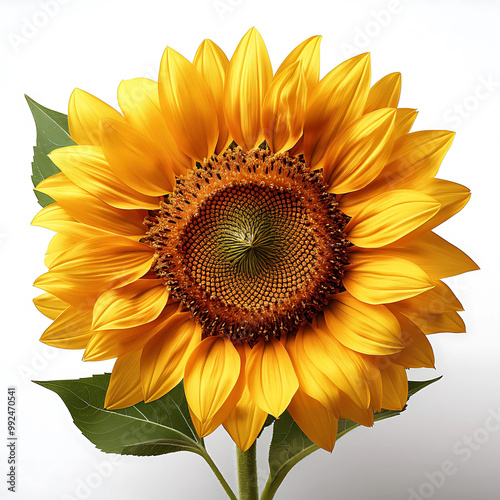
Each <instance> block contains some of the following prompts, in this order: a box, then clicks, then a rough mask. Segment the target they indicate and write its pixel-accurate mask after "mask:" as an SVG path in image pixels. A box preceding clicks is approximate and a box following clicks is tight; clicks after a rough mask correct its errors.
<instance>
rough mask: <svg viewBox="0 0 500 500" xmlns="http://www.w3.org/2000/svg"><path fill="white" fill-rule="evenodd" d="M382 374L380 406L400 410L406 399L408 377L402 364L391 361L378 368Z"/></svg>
mask: <svg viewBox="0 0 500 500" xmlns="http://www.w3.org/2000/svg"><path fill="white" fill-rule="evenodd" d="M380 373H381V375H382V387H383V396H382V407H383V408H385V409H386V410H395V411H401V410H402V409H403V408H404V405H405V404H406V400H407V399H408V379H407V378H406V371H405V369H404V367H403V366H401V365H396V364H394V363H391V364H390V365H389V366H388V367H387V368H385V369H382V370H380Z"/></svg>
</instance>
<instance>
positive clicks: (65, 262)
mask: <svg viewBox="0 0 500 500" xmlns="http://www.w3.org/2000/svg"><path fill="white" fill-rule="evenodd" d="M153 260H154V250H153V249H152V248H151V247H150V246H148V245H145V244H143V243H138V242H135V241H132V240H130V239H128V238H124V237H123V236H104V237H99V238H92V239H90V240H84V241H81V242H80V243H77V244H76V245H74V246H73V247H72V248H70V249H69V250H67V251H66V252H64V253H63V254H61V255H60V256H59V257H58V258H57V259H56V260H55V261H54V262H53V263H52V268H51V274H52V275H53V276H54V277H56V278H58V279H61V280H63V281H64V282H66V283H67V284H68V285H73V286H75V287H80V288H81V290H86V291H88V292H95V291H100V290H103V291H104V290H108V289H110V288H117V287H120V286H124V285H128V284H129V283H132V282H133V281H135V280H137V279H139V278H140V277H141V276H143V275H144V274H146V273H147V272H148V271H149V269H150V267H151V264H152V263H153Z"/></svg>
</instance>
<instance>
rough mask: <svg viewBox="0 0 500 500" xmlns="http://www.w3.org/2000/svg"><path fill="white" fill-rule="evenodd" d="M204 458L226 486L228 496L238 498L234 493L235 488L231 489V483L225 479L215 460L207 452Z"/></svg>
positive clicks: (235, 499) (223, 485)
mask: <svg viewBox="0 0 500 500" xmlns="http://www.w3.org/2000/svg"><path fill="white" fill-rule="evenodd" d="M203 458H204V459H205V460H206V462H207V464H208V465H209V467H210V468H211V469H212V471H213V473H214V474H215V476H216V477H217V479H218V480H219V482H220V484H221V485H222V487H223V488H224V491H225V492H226V493H227V496H228V497H229V498H230V499H231V500H238V499H237V498H236V495H235V494H234V493H233V490H232V489H231V487H230V486H229V484H227V481H226V480H225V479H224V476H223V475H222V473H221V471H220V470H219V469H218V468H217V466H216V465H215V463H214V461H213V460H212V459H211V458H210V455H209V454H208V453H206V452H205V453H204V454H203Z"/></svg>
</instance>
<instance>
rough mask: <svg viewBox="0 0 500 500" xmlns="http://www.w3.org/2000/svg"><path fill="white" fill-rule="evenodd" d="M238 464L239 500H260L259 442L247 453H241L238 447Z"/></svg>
mask: <svg viewBox="0 0 500 500" xmlns="http://www.w3.org/2000/svg"><path fill="white" fill-rule="evenodd" d="M236 462H237V464H238V485H239V490H240V499H239V500H259V485H258V482H257V441H255V442H254V443H253V445H252V446H250V448H249V449H248V450H247V451H241V450H240V449H239V448H238V446H236Z"/></svg>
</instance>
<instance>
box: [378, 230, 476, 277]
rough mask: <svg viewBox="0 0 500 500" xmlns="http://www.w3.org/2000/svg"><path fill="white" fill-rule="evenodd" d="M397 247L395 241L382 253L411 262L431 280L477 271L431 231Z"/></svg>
mask: <svg viewBox="0 0 500 500" xmlns="http://www.w3.org/2000/svg"><path fill="white" fill-rule="evenodd" d="M399 245H400V242H398V241H396V242H395V243H394V244H393V245H391V246H390V247H389V248H385V249H384V253H386V254H387V255H393V256H395V257H402V258H403V259H408V260H411V261H412V262H414V263H415V264H417V265H418V266H419V267H421V268H422V269H423V270H424V271H425V272H426V273H427V274H428V275H429V277H430V278H432V279H433V280H438V279H442V278H448V277H449V276H455V275H457V274H462V273H467V272H469V271H476V270H478V269H479V267H478V265H477V264H476V263H475V262H474V261H473V260H472V259H471V258H470V257H469V256H467V255H466V254H465V253H464V252H462V250H460V249H459V248H457V247H456V246H454V245H452V244H451V243H448V242H447V241H446V240H445V239H443V238H441V237H440V236H438V235H437V234H435V233H433V232H431V231H428V232H426V233H424V234H422V235H421V236H419V237H418V238H415V239H413V240H412V241H410V242H406V243H404V246H399Z"/></svg>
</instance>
